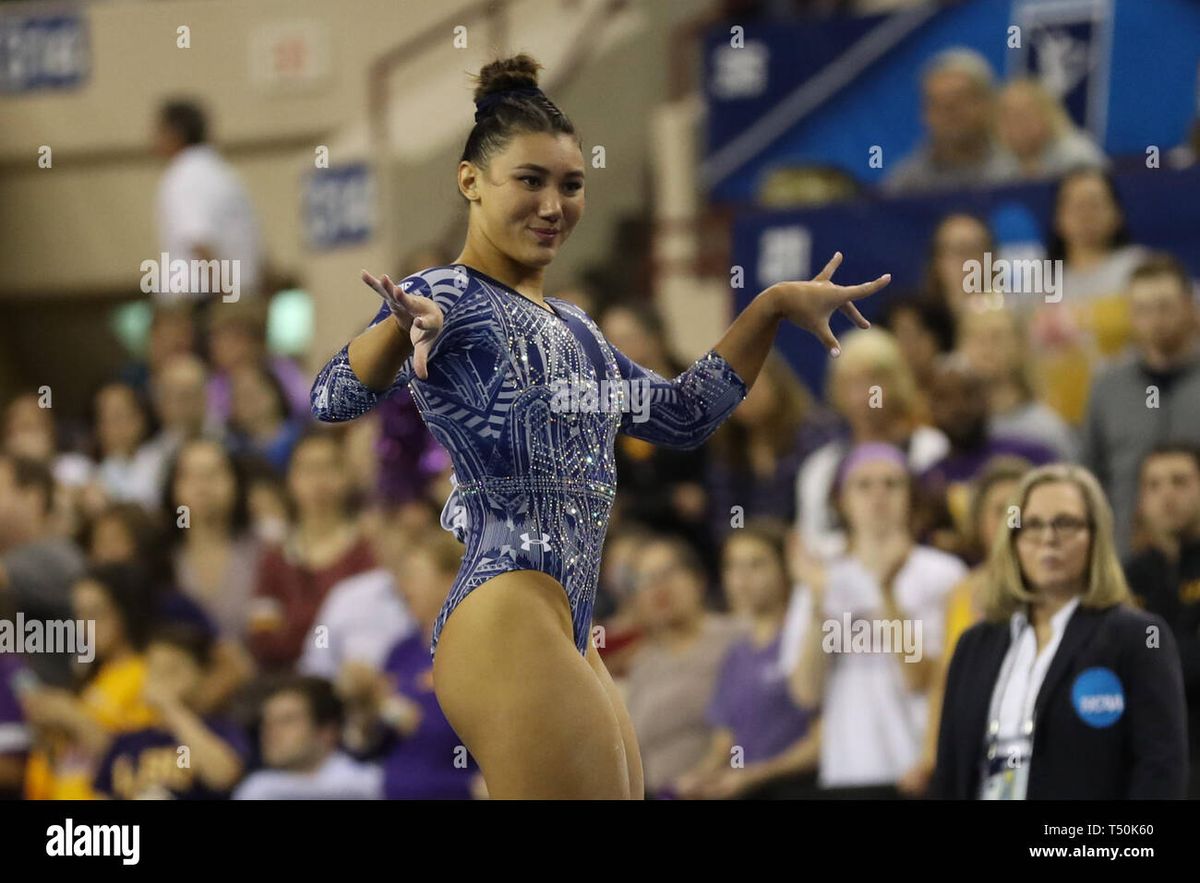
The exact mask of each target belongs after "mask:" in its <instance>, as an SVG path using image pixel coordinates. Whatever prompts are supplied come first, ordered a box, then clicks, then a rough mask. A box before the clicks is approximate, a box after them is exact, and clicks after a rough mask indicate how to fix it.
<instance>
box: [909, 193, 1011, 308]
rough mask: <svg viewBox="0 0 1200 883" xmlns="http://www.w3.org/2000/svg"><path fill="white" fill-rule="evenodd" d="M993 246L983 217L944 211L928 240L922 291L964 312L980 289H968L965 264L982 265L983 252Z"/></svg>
mask: <svg viewBox="0 0 1200 883" xmlns="http://www.w3.org/2000/svg"><path fill="white" fill-rule="evenodd" d="M995 249H996V242H995V239H993V237H992V230H991V228H990V227H988V225H987V223H986V222H985V221H984V220H983V219H982V218H978V217H976V216H975V215H970V214H966V213H964V212H953V213H951V214H948V215H946V216H945V217H944V218H942V219H941V221H939V222H938V225H937V227H936V228H935V229H934V231H933V237H932V238H931V239H930V240H929V259H928V262H927V264H926V266H925V283H924V285H925V288H924V292H923V294H924V295H925V296H926V297H928V298H929V299H930V300H932V301H934V302H935V303H941V304H943V305H944V306H946V307H947V308H948V309H949V310H950V312H951V313H953V314H954V316H955V317H958V316H961V315H963V314H964V313H965V312H967V307H968V306H971V305H973V304H974V303H975V301H976V300H977V298H975V297H974V295H976V294H978V293H979V292H968V291H967V281H966V279H967V273H968V271H967V269H966V264H967V262H968V261H978V262H979V263H980V264H981V265H982V264H983V261H984V255H985V254H987V253H988V252H994V251H995Z"/></svg>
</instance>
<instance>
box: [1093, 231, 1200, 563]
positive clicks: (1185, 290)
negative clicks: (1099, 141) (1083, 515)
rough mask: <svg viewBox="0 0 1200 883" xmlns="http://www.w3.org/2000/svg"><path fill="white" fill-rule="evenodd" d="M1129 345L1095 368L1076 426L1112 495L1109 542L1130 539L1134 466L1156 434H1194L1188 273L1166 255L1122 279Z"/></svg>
mask: <svg viewBox="0 0 1200 883" xmlns="http://www.w3.org/2000/svg"><path fill="white" fill-rule="evenodd" d="M1129 301H1130V308H1131V314H1132V320H1133V337H1134V352H1133V353H1132V355H1131V356H1130V357H1129V358H1127V359H1125V360H1123V361H1122V362H1120V363H1119V364H1117V365H1114V366H1112V367H1111V368H1109V369H1107V370H1105V371H1104V372H1102V373H1101V374H1099V375H1098V376H1097V378H1096V381H1095V383H1094V385H1093V388H1092V394H1091V400H1090V403H1089V405H1088V412H1087V419H1086V420H1085V422H1084V428H1083V455H1082V456H1083V463H1084V465H1086V466H1087V467H1088V468H1089V469H1091V470H1092V471H1093V472H1094V473H1095V475H1096V477H1097V478H1098V479H1099V480H1100V483H1101V485H1102V486H1103V487H1104V490H1105V493H1107V495H1108V499H1109V500H1111V501H1112V507H1113V512H1114V515H1115V518H1116V526H1115V530H1116V543H1117V548H1118V550H1120V552H1121V553H1122V554H1127V553H1128V550H1129V549H1130V546H1131V543H1132V541H1133V513H1134V510H1135V508H1136V505H1137V485H1138V470H1139V469H1140V467H1141V463H1142V460H1143V459H1145V457H1146V454H1148V453H1149V452H1150V450H1151V449H1152V448H1153V447H1154V446H1155V445H1156V444H1158V443H1159V442H1164V441H1189V442H1193V443H1194V442H1198V441H1200V408H1198V407H1197V406H1196V403H1197V402H1200V333H1198V331H1197V323H1196V307H1195V302H1194V300H1193V295H1192V280H1191V278H1190V277H1189V276H1188V273H1187V271H1186V270H1185V269H1184V268H1183V266H1182V265H1181V264H1179V262H1178V261H1176V260H1175V259H1174V258H1171V257H1170V256H1168V255H1157V256H1153V257H1151V258H1150V259H1148V260H1147V261H1146V262H1145V263H1143V264H1142V265H1141V266H1139V267H1138V268H1137V269H1136V270H1135V271H1134V273H1133V279H1132V281H1131V282H1130V286H1129Z"/></svg>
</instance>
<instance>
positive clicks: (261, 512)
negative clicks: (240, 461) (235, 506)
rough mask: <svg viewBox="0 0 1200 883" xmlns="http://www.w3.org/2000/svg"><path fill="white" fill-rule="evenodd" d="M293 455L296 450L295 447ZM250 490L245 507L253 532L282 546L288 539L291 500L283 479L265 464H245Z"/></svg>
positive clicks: (260, 540) (258, 538)
mask: <svg viewBox="0 0 1200 883" xmlns="http://www.w3.org/2000/svg"><path fill="white" fill-rule="evenodd" d="M292 453H293V455H294V454H295V449H293V450H292ZM244 466H245V469H246V481H247V485H248V491H247V494H246V507H247V509H248V510H249V513H250V533H251V534H252V535H253V536H254V537H255V538H256V539H257V540H258V541H259V542H262V543H270V544H274V545H282V544H283V542H284V540H285V539H287V533H288V524H289V523H290V520H291V503H290V501H289V500H288V493H287V487H286V485H285V483H284V482H283V480H282V479H280V477H279V476H278V475H277V474H276V472H275V470H274V469H272V468H271V467H270V466H269V465H267V464H266V463H263V462H262V461H261V460H251V461H249V462H246V463H244Z"/></svg>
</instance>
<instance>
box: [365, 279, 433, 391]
mask: <svg viewBox="0 0 1200 883" xmlns="http://www.w3.org/2000/svg"><path fill="white" fill-rule="evenodd" d="M362 279H363V282H365V283H367V284H368V285H370V286H371V288H373V289H374V290H375V293H376V294H378V295H379V296H380V297H382V298H383V300H384V303H386V304H387V305H388V307H389V308H390V309H391V311H392V315H393V316H395V317H396V321H397V322H399V323H400V327H401V328H403V329H404V330H405V331H407V332H408V333H409V336H410V339H411V340H412V347H413V371H414V372H415V373H416V375H417V377H419V378H420V379H421V380H427V379H429V367H428V361H427V360H428V358H429V351H430V350H431V349H432V348H433V342H434V341H435V340H437V336H438V335H439V334H441V333H442V318H443V317H442V308H441V307H439V306H438V305H437V303H435V302H434V300H433V298H431V297H417V296H415V295H412V294H409V293H408V292H406V291H403V290H402V289H401V288H400V286H398V285H397V284H396V283H395V282H393V281H392V280H391V279H390V278H389V277H388V276H387V274H386V273H385V274H384V276H383V278H382V279H376V278H375V277H374V276H372V275H371V274H370V273H368V272H367V271H366V270H363V271H362Z"/></svg>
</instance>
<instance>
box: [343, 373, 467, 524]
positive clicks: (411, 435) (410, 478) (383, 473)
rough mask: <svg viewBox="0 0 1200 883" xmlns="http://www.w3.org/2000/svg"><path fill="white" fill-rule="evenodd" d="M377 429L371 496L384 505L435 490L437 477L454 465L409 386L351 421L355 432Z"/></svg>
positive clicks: (373, 454)
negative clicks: (418, 408) (433, 432)
mask: <svg viewBox="0 0 1200 883" xmlns="http://www.w3.org/2000/svg"><path fill="white" fill-rule="evenodd" d="M359 424H361V425H363V426H364V427H366V428H364V429H361V430H358V431H359V432H363V433H366V432H367V429H374V430H375V432H373V433H371V435H373V436H375V439H374V445H373V449H372V450H370V451H369V452H368V456H369V461H368V462H369V464H370V466H371V468H372V469H374V470H375V473H376V475H375V476H374V481H373V482H372V485H373V486H372V487H370V488H369V490H370V492H371V493H370V496H371V497H378V498H379V500H380V501H381V502H382V503H383V504H384V505H393V506H399V505H404V504H406V503H411V502H414V501H416V500H420V499H423V498H426V497H428V496H430V495H431V494H433V493H434V488H435V485H436V479H437V477H438V476H439V475H440V474H441V473H442V472H444V471H445V470H446V468H447V467H448V466H449V465H450V455H449V454H447V453H446V449H445V448H443V447H442V446H441V445H440V444H438V441H437V439H435V438H434V437H433V434H432V433H430V431H429V429H428V428H427V427H426V426H425V421H424V420H422V419H421V415H420V413H419V412H418V411H417V405H416V402H414V401H413V397H412V393H411V392H409V390H408V387H404V388H403V389H400V390H397V391H396V392H395V393H394V394H393V395H390V396H388V397H387V398H386V399H384V400H383V401H382V402H380V403H379V406H378V407H377V408H376V409H375V410H374V411H372V412H371V413H370V414H366V415H364V416H362V417H360V418H359V419H358V420H355V421H354V423H353V424H351V428H350V432H351V433H352V437H353V434H354V433H355V427H356V426H357V425H359ZM348 444H349V442H348Z"/></svg>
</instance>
